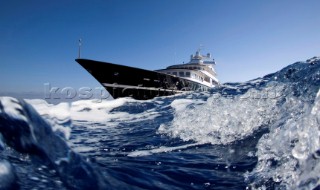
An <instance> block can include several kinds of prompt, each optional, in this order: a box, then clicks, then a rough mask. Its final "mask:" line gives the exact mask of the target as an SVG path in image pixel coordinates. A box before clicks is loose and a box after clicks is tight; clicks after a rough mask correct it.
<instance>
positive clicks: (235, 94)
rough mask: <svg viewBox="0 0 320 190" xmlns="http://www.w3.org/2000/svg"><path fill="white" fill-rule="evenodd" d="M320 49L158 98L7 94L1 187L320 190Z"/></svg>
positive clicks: (1, 115) (0, 144) (0, 124)
mask: <svg viewBox="0 0 320 190" xmlns="http://www.w3.org/2000/svg"><path fill="white" fill-rule="evenodd" d="M319 88H320V58H319V57H314V58H311V59H309V60H307V61H300V62H296V63H293V64H291V65H289V66H287V67H285V68H283V69H281V70H280V71H278V72H275V73H271V74H268V75H266V76H264V77H261V78H257V79H254V80H251V81H248V82H243V83H224V84H221V86H219V87H217V88H215V89H213V90H211V91H210V92H193V93H184V94H178V95H174V96H168V97H156V98H154V99H152V100H145V101H141V100H134V99H131V98H120V99H115V100H101V99H90V100H77V101H71V102H70V101H69V102H63V101H62V102H58V103H50V102H48V101H46V100H43V99H23V98H15V97H8V96H2V97H1V98H0V136H1V137H0V189H34V190H36V189H62V190H63V189H77V190H78V189H81V190H82V189H117V190H118V189H134V190H135V189H137V190H138V189H139V190H140V189H165V190H168V189H170V190H185V189H217V190H219V189H228V190H229V189H230V190H232V189H235V190H239V189H261V190H267V189H270V190H271V189H283V190H285V189H288V190H291V189H303V190H307V189H310V190H311V189H320V90H319Z"/></svg>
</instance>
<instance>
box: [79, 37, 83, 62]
mask: <svg viewBox="0 0 320 190" xmlns="http://www.w3.org/2000/svg"><path fill="white" fill-rule="evenodd" d="M81 45H82V39H81V38H80V39H79V52H78V53H79V54H78V58H79V59H80V57H81Z"/></svg>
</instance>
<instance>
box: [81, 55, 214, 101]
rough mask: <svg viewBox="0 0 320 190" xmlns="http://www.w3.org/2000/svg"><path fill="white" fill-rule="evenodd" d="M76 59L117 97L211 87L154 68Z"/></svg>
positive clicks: (144, 95)
mask: <svg viewBox="0 0 320 190" xmlns="http://www.w3.org/2000/svg"><path fill="white" fill-rule="evenodd" d="M76 61H77V62H78V63H79V64H80V65H81V66H82V67H83V68H85V69H86V70H87V71H88V72H89V73H90V74H91V75H92V76H93V77H94V78H96V79H97V81H99V82H100V83H101V84H102V86H104V87H105V88H106V90H107V91H108V92H109V93H110V94H111V95H112V97H113V98H115V99H116V98H120V97H132V98H134V99H138V100H147V99H152V98H154V97H157V96H169V95H174V94H177V93H182V92H184V91H205V90H208V89H209V88H208V87H207V86H204V85H202V84H199V83H196V82H194V81H191V80H187V79H183V78H179V77H175V76H172V75H167V74H164V73H159V72H155V71H148V70H144V69H139V68H134V67H128V66H123V65H117V64H113V63H107V62H100V61H94V60H88V59H76Z"/></svg>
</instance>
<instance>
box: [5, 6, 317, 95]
mask: <svg viewBox="0 0 320 190" xmlns="http://www.w3.org/2000/svg"><path fill="white" fill-rule="evenodd" d="M319 7H320V1H319V0H308V1H302V0H241V1H240V0H99V1H98V0H90V1H89V0H85V1H81V0H55V1H42V0H41V1H40V0H39V1H35V0H30V1H20V0H19V1H17V0H10V1H4V0H1V1H0V26H1V29H0V38H1V41H0V68H1V75H0V81H1V83H0V92H32V91H39V92H42V91H43V89H44V83H51V85H52V86H57V87H65V86H71V87H74V88H78V87H81V86H88V87H96V86H99V83H98V82H96V81H95V80H94V78H93V77H92V76H91V75H89V74H88V73H87V71H85V70H84V69H83V68H82V67H81V66H80V65H78V64H77V63H76V62H75V61H74V59H75V58H76V57H77V51H78V49H77V48H78V47H77V46H78V39H79V38H82V39H83V48H82V57H83V58H89V59H96V60H102V61H109V62H114V63H118V64H125V65H129V66H134V67H140V68H145V69H151V70H154V69H160V68H164V67H166V66H168V65H170V64H173V63H182V62H183V61H188V60H189V57H190V54H192V53H194V52H195V50H196V49H198V48H199V45H200V44H202V45H203V46H204V48H203V53H207V52H211V53H212V55H213V56H214V58H215V59H216V61H217V67H216V70H217V72H218V75H219V76H218V77H219V79H220V81H221V82H229V81H233V82H241V81H246V80H250V79H253V78H256V77H260V76H263V75H266V74H268V73H271V72H275V71H277V70H279V69H281V68H282V67H284V66H286V65H288V64H291V63H293V62H295V61H299V60H305V59H308V58H310V57H312V56H319V55H320V16H319Z"/></svg>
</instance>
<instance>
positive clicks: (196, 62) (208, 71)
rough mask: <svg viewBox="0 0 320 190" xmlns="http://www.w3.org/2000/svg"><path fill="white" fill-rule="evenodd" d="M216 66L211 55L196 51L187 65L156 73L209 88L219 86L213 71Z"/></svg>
mask: <svg viewBox="0 0 320 190" xmlns="http://www.w3.org/2000/svg"><path fill="white" fill-rule="evenodd" d="M215 65H216V63H215V61H214V59H211V54H210V53H208V54H207V55H201V54H200V51H199V50H198V51H197V52H196V54H195V55H193V54H192V55H191V59H190V61H189V62H188V63H184V64H179V65H172V66H169V67H167V68H166V69H162V70H157V71H158V72H161V73H165V74H170V75H174V76H177V77H180V78H185V79H188V80H191V81H194V82H197V83H200V84H202V85H205V86H207V87H209V88H213V87H216V86H217V85H219V81H218V79H217V73H216V71H215V69H214V66H215Z"/></svg>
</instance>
